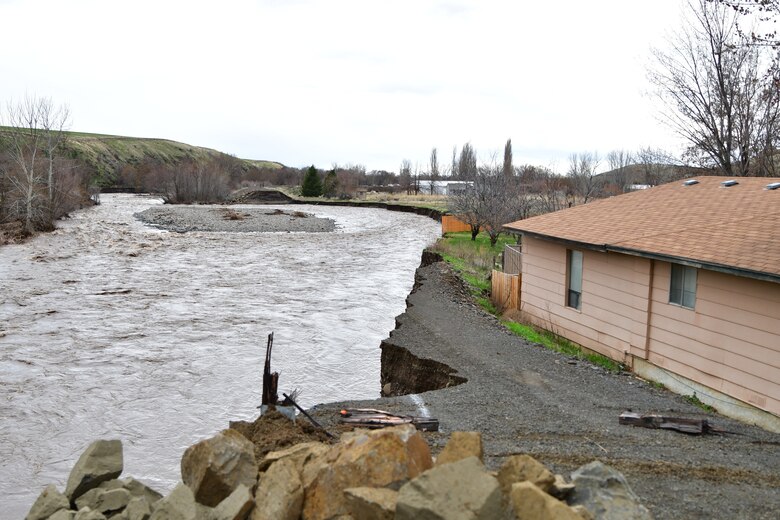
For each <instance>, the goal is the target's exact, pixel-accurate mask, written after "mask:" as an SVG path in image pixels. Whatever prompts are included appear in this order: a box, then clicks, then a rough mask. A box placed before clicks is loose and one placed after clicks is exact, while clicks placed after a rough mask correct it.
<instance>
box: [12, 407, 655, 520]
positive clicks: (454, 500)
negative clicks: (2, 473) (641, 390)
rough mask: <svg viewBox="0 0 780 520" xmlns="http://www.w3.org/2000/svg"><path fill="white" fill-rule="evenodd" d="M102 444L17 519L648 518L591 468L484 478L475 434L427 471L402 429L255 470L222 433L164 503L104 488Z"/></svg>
mask: <svg viewBox="0 0 780 520" xmlns="http://www.w3.org/2000/svg"><path fill="white" fill-rule="evenodd" d="M270 420H271V421H276V420H277V418H271V419H270ZM106 442H108V443H111V442H118V441H98V442H97V443H94V444H93V445H91V446H90V448H88V449H87V451H85V452H84V454H83V455H82V457H81V458H80V459H79V463H77V464H76V467H75V468H74V470H73V472H72V475H75V477H74V479H76V478H77V479H78V481H79V482H80V483H82V484H81V485H80V486H75V487H74V489H75V490H76V491H74V495H75V494H76V493H77V492H78V491H79V490H82V489H84V487H85V486H86V487H89V489H87V490H86V491H84V492H81V493H80V494H79V495H78V496H77V497H75V499H74V500H70V499H69V498H68V497H67V495H66V494H64V493H60V492H59V491H58V490H57V488H56V487H55V486H49V487H47V488H46V489H44V490H43V492H42V493H41V495H40V496H39V498H38V500H36V502H35V504H33V506H32V508H31V509H30V512H29V513H28V515H27V517H26V520H106V519H108V518H110V519H112V520H249V519H251V520H266V519H268V520H271V519H273V520H297V519H300V518H303V519H304V520H330V519H342V520H348V519H355V520H362V519H377V520H390V519H393V518H396V519H400V520H411V519H422V520H444V519H464V520H466V519H469V520H477V519H486V520H487V519H491V520H492V519H513V518H515V519H520V520H526V519H528V520H539V519H550V520H552V519H557V520H582V519H585V520H590V519H592V518H599V519H600V518H605V519H612V518H620V519H624V518H628V519H641V520H645V519H648V518H650V515H649V513H648V512H647V510H646V509H645V508H644V507H643V506H642V505H641V504H639V501H638V499H637V498H636V495H634V494H633V492H632V491H631V489H630V488H629V487H628V484H627V483H626V481H625V478H624V477H623V476H622V475H621V474H620V473H618V472H616V471H614V470H612V469H611V468H609V467H607V466H604V465H603V464H601V463H600V462H598V461H596V462H593V463H591V464H588V465H586V466H583V467H581V468H580V469H579V470H577V471H576V472H575V473H574V474H573V477H574V483H570V482H567V481H566V480H565V479H564V478H563V477H561V476H560V475H557V476H554V475H553V474H552V473H551V472H550V471H549V469H547V468H546V467H544V466H543V465H542V464H541V463H539V462H538V461H537V460H535V459H533V458H532V457H530V456H527V455H516V456H512V457H509V458H508V459H507V460H506V461H505V463H504V465H503V466H502V467H501V470H500V471H499V472H498V473H491V472H489V471H487V470H486V468H485V466H484V464H483V462H482V461H481V460H480V456H481V454H482V441H481V436H480V434H478V433H474V432H458V433H455V434H453V435H452V436H451V438H450V440H449V442H448V443H447V446H446V448H445V450H444V451H442V453H441V454H440V455H439V457H438V459H437V461H436V466H434V464H433V459H432V457H431V452H430V449H429V447H428V444H427V443H426V442H425V440H424V439H423V437H422V436H421V435H420V433H419V432H418V431H417V430H416V429H415V428H414V426H412V425H408V424H407V425H402V426H395V427H391V428H385V429H380V430H357V431H354V432H349V433H344V434H342V436H341V439H340V441H339V442H338V443H337V444H333V445H331V444H325V443H321V442H304V443H300V444H297V445H295V446H289V447H285V448H283V449H280V450H276V451H271V452H267V453H266V454H265V456H264V457H263V459H262V460H261V461H260V464H257V462H256V460H255V457H254V453H255V452H256V450H257V446H256V445H253V443H252V442H250V441H249V440H247V439H246V438H245V437H243V436H242V435H241V434H240V433H238V431H236V430H226V431H223V432H220V433H218V434H217V435H215V436H214V437H211V438H209V439H206V440H204V441H201V442H199V443H197V444H195V445H194V446H192V447H190V448H188V449H187V450H186V451H185V453H184V456H183V457H182V477H183V479H184V481H185V482H182V483H180V484H179V485H177V486H176V487H175V488H174V489H173V490H172V491H171V493H169V494H168V496H165V497H162V496H161V495H160V494H159V493H157V492H156V491H154V490H152V489H150V488H149V487H147V486H145V485H144V484H142V483H141V482H139V481H137V480H135V479H133V478H124V479H119V478H110V479H108V480H103V479H104V478H107V477H106V476H107V475H109V474H111V475H113V474H115V473H116V472H117V468H116V463H117V461H118V460H119V461H121V444H120V445H119V453H118V454H117V452H116V449H106V448H107V446H108V444H105V443H106ZM262 442H263V444H262V447H263V448H262V449H263V450H265V449H266V448H267V441H262ZM101 454H102V455H101ZM85 461H89V463H87V462H85ZM108 461H113V462H112V463H108ZM96 467H99V468H102V470H101V471H93V470H92V469H90V468H96ZM120 472H121V470H120ZM79 475H90V477H89V478H82V477H79ZM118 476H119V475H116V477H118ZM101 480H102V481H101ZM85 481H88V482H89V484H88V485H85V484H83V482H85ZM96 481H100V482H99V484H97V485H94V483H95V482H96Z"/></svg>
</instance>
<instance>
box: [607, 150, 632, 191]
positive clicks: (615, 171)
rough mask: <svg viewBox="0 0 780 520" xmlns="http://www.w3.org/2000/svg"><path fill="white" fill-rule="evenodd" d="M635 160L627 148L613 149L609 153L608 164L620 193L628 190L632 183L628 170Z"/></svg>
mask: <svg viewBox="0 0 780 520" xmlns="http://www.w3.org/2000/svg"><path fill="white" fill-rule="evenodd" d="M633 160H634V158H633V157H632V155H631V152H628V151H626V150H612V151H611V152H609V153H608V154H607V164H609V169H610V172H611V173H612V177H613V179H614V183H615V186H616V187H617V189H618V191H619V192H620V193H623V192H625V191H627V190H628V187H629V185H630V184H631V183H630V179H629V178H628V171H629V166H631V163H632V162H633Z"/></svg>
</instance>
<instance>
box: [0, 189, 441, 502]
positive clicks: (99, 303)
mask: <svg viewBox="0 0 780 520" xmlns="http://www.w3.org/2000/svg"><path fill="white" fill-rule="evenodd" d="M160 203H161V202H160V200H159V199H154V198H151V197H141V196H131V195H120V194H117V195H104V196H103V204H102V205H101V206H98V207H95V208H91V209H88V210H84V211H81V212H77V213H76V214H74V215H73V216H72V218H71V219H69V220H67V221H64V222H63V223H61V224H60V226H59V228H58V230H57V231H55V232H54V233H51V234H47V235H42V236H40V237H37V238H36V239H35V240H33V241H31V242H29V243H27V244H22V245H13V246H7V247H3V248H0V417H2V422H0V476H1V477H2V478H1V479H0V496H2V497H3V498H2V501H3V503H4V507H3V510H4V512H3V515H2V516H3V517H4V518H21V517H23V516H24V514H25V513H26V511H27V509H28V508H29V506H30V505H31V504H32V502H33V501H34V499H35V497H36V496H37V495H38V493H39V492H40V491H41V490H42V489H43V487H44V486H45V485H47V484H49V483H56V484H57V485H58V486H59V487H60V489H62V488H63V487H64V482H65V480H66V479H67V475H68V472H69V471H70V468H71V467H72V465H73V463H74V462H75V460H76V459H77V458H78V456H79V454H80V453H81V451H82V450H83V449H84V448H85V447H86V445H87V444H88V443H89V442H90V441H92V440H94V439H96V438H120V439H122V441H123V443H124V446H125V475H132V476H134V477H136V478H139V479H141V480H143V481H145V482H147V483H148V484H150V485H151V486H153V487H155V488H157V489H159V490H160V491H162V492H166V491H168V490H170V489H171V488H172V487H173V485H174V484H175V482H176V481H177V480H178V479H179V478H180V476H179V460H180V457H181V454H182V452H183V450H184V449H185V448H186V447H187V446H189V445H190V444H192V443H194V442H196V441H197V440H199V439H202V438H204V437H207V436H209V435H212V434H213V433H214V432H216V431H218V430H220V429H222V428H225V427H226V426H227V423H228V421H229V420H235V419H251V418H254V417H255V416H256V413H257V411H256V410H255V407H256V406H257V405H258V404H259V402H260V392H261V379H262V377H261V372H262V361H263V356H264V352H265V339H266V335H267V334H268V333H269V332H271V331H274V333H275V349H274V359H273V366H274V369H275V370H278V371H279V372H281V376H280V391H289V390H292V389H294V388H300V389H301V390H302V395H301V399H300V400H301V404H302V405H304V406H311V405H314V404H316V403H320V402H327V401H333V400H346V399H364V398H372V397H376V396H378V395H379V343H380V341H381V340H382V339H383V338H384V337H386V336H387V334H388V332H389V331H390V330H392V328H393V326H394V317H395V316H396V315H397V314H400V313H401V312H403V310H404V301H405V297H406V295H407V294H408V293H409V291H410V290H411V287H412V284H413V280H414V270H415V268H416V267H417V266H418V265H419V261H420V253H421V251H422V249H423V248H424V247H425V246H426V245H427V244H429V243H431V242H432V241H433V240H434V239H435V238H436V236H437V234H438V232H439V227H438V225H437V223H436V222H434V221H433V220H430V219H428V218H425V217H420V216H417V215H411V214H405V213H395V212H389V211H385V210H380V209H363V208H346V207H327V208H326V207H305V206H304V207H295V209H301V210H304V211H308V212H311V213H314V214H316V215H317V216H320V217H327V218H332V219H334V220H335V221H336V224H337V230H336V232H333V233H208V232H192V233H185V234H179V233H169V232H164V231H159V230H157V229H153V228H151V227H148V226H145V225H144V224H142V223H141V222H139V221H137V220H136V219H135V218H133V214H134V213H136V212H138V211H142V210H143V209H145V208H148V207H150V206H152V205H156V204H160Z"/></svg>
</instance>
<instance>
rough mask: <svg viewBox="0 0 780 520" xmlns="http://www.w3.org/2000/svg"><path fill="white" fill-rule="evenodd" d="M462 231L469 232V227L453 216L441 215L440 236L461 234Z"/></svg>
mask: <svg viewBox="0 0 780 520" xmlns="http://www.w3.org/2000/svg"><path fill="white" fill-rule="evenodd" d="M463 231H468V232H471V226H469V225H468V224H466V223H465V222H463V221H462V220H459V219H458V217H456V216H455V215H442V217H441V234H442V235H443V234H445V233H461V232H463Z"/></svg>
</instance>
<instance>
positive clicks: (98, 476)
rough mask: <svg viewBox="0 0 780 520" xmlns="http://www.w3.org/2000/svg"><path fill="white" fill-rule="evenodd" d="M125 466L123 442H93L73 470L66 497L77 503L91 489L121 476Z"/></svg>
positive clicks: (66, 489)
mask: <svg viewBox="0 0 780 520" xmlns="http://www.w3.org/2000/svg"><path fill="white" fill-rule="evenodd" d="M123 464H124V463H123V459H122V442H121V441H119V440H100V441H95V442H93V443H92V444H90V445H89V447H88V448H87V449H86V451H84V453H82V454H81V457H79V460H78V461H77V462H76V465H75V466H74V467H73V470H71V472H70V476H69V477H68V483H67V485H66V486H65V495H66V496H67V497H68V499H70V501H71V502H73V501H75V500H76V499H77V498H78V497H80V496H81V495H83V494H84V493H86V492H87V491H89V490H90V489H93V488H96V487H98V486H99V485H100V484H102V483H103V482H105V481H107V480H111V479H115V478H117V477H118V476H119V475H121V474H122V468H123Z"/></svg>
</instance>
